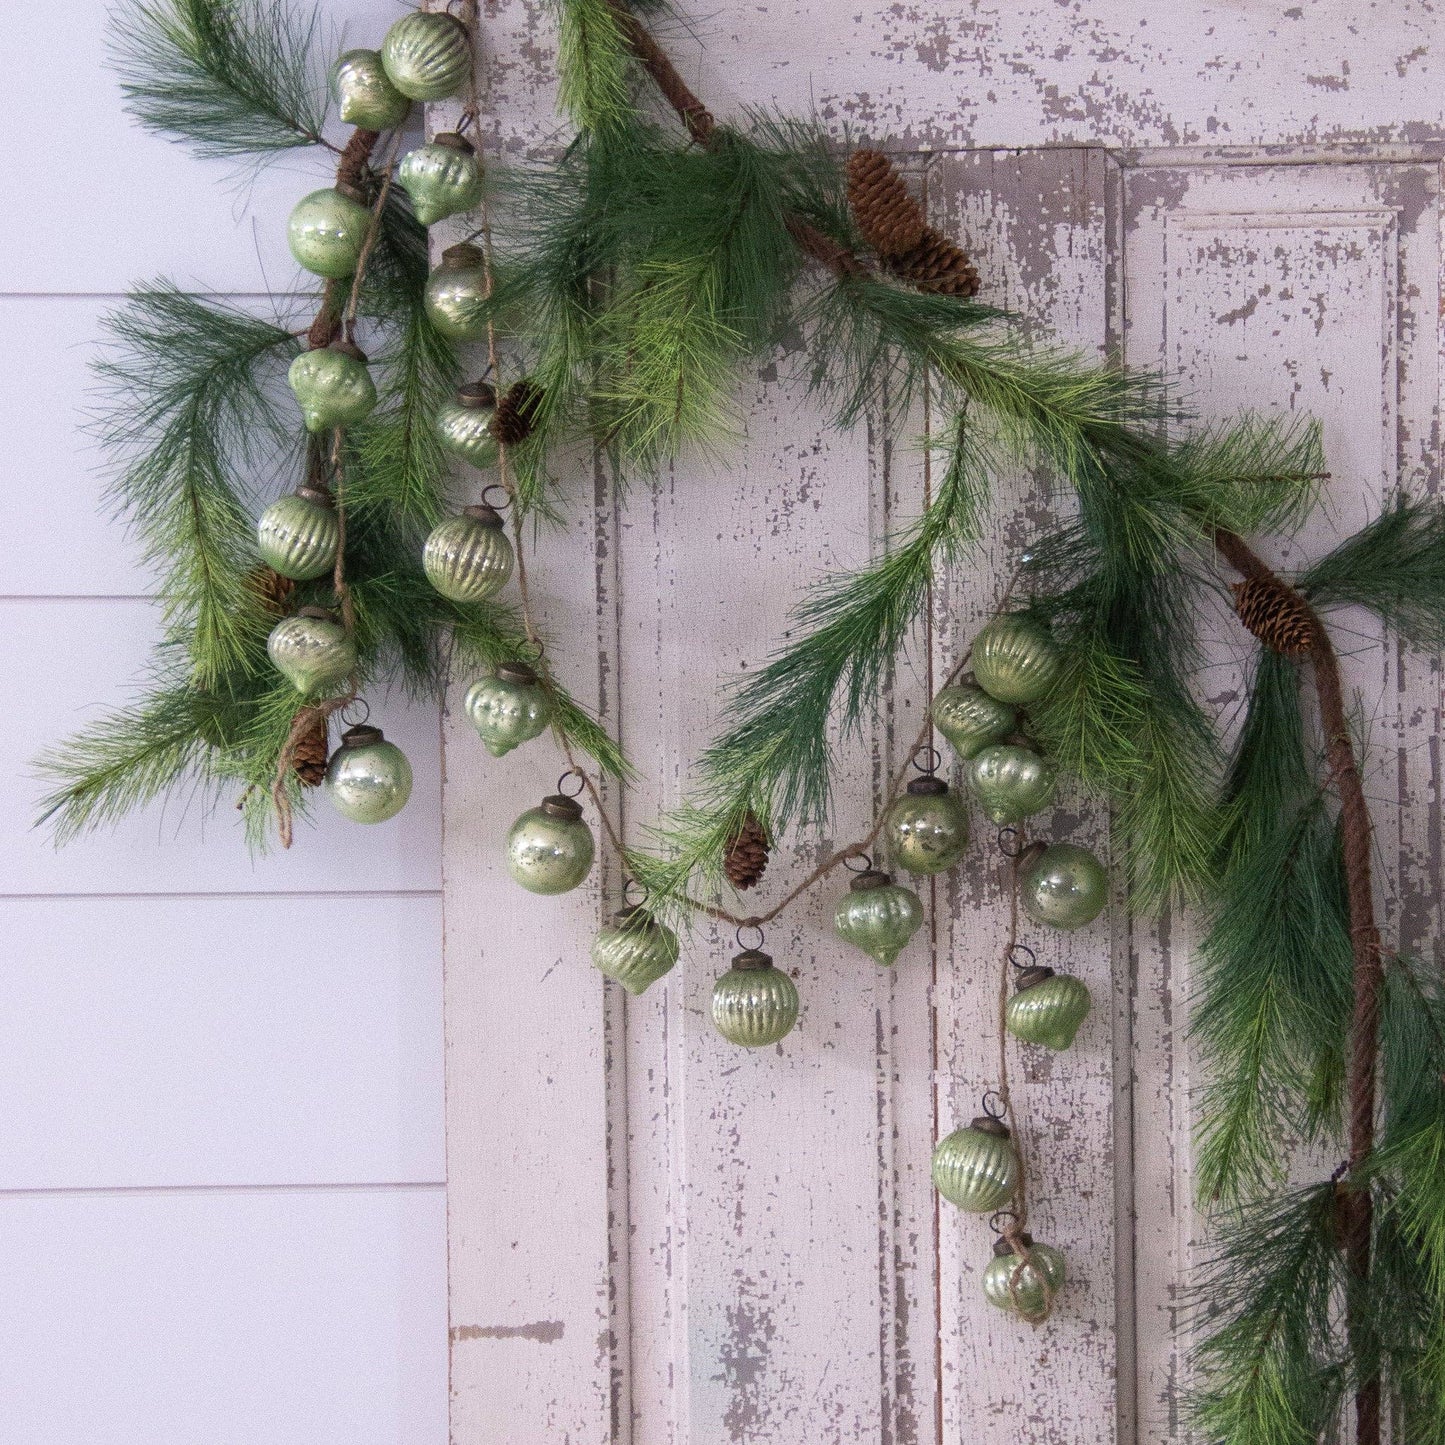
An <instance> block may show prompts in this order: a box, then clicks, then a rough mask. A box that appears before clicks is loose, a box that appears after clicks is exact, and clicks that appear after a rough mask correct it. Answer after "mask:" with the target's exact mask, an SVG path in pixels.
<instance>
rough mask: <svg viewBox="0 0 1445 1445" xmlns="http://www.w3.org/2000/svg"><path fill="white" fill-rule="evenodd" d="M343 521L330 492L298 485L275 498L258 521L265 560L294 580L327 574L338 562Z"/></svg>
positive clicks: (261, 552)
mask: <svg viewBox="0 0 1445 1445" xmlns="http://www.w3.org/2000/svg"><path fill="white" fill-rule="evenodd" d="M340 542H341V524H340V522H339V521H338V520H337V517H336V509H335V508H334V507H333V506H332V505H331V498H330V496H328V495H327V493H325V492H323V491H321V490H319V489H318V488H316V487H298V488H297V489H296V491H294V492H293V493H292V494H291V495H290V496H289V497H280V498H278V499H277V500H276V501H274V502H272V503H271V505H270V506H269V507H267V508H266V510H265V511H264V512H262V513H261V518H260V520H259V521H258V522H257V523H256V548H257V550H258V551H259V552H260V554H261V560H262V561H263V562H265V563H266V565H267V566H268V567H270V568H272V569H273V570H274V571H276V572H279V573H280V574H281V575H282V576H283V577H290V578H291V579H292V581H294V582H310V581H312V580H313V579H314V578H317V577H323V576H325V575H326V573H328V572H330V571H331V569H332V568H333V567H334V566H335V565H336V549H337V547H338V546H339V545H340Z"/></svg>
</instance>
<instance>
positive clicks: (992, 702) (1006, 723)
mask: <svg viewBox="0 0 1445 1445" xmlns="http://www.w3.org/2000/svg"><path fill="white" fill-rule="evenodd" d="M928 712H929V715H930V716H931V717H932V718H933V722H934V726H935V727H937V729H938V730H939V732H941V733H942V734H943V735H944V737H946V738H947V739H948V745H949V747H951V748H952V749H953V750H954V752H956V753H957V754H958V756H959V757H960V758H962V759H963V761H964V762H967V761H968V760H969V759H970V758H972V757H973V756H974V755H975V754H976V753H977V752H978V751H979V749H980V748H986V747H987V746H988V745H989V744H990V743H996V742H1000V741H1001V740H1002V739H1004V738H1006V737H1007V736H1008V735H1009V734H1010V733H1011V732H1012V731H1013V730H1014V725H1015V723H1016V722H1017V721H1018V714H1017V713H1016V712H1014V710H1013V708H1011V707H1010V706H1009V705H1008V704H1007V703H1006V702H1000V701H999V700H998V699H997V698H996V697H990V696H989V695H988V693H986V692H985V691H984V690H983V689H982V688H981V687H974V686H972V684H970V683H966V682H964V683H958V684H957V685H955V686H953V687H945V688H943V689H942V690H941V691H940V692H939V694H938V696H937V697H935V698H934V699H933V704H932V706H931V707H930V708H929V709H928Z"/></svg>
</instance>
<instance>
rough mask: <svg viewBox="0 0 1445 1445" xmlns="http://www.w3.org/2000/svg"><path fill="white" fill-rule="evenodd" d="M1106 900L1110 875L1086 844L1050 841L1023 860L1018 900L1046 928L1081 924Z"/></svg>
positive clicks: (1097, 913)
mask: <svg viewBox="0 0 1445 1445" xmlns="http://www.w3.org/2000/svg"><path fill="white" fill-rule="evenodd" d="M1108 901H1109V875H1108V874H1107V873H1106V872H1105V871H1104V865H1103V864H1102V863H1100V862H1099V860H1098V859H1097V858H1096V857H1094V855H1093V854H1092V853H1091V852H1090V851H1089V850H1088V849H1087V848H1080V847H1079V846H1078V845H1077V844H1076V843H1050V844H1049V846H1048V847H1047V848H1045V849H1043V851H1042V852H1040V853H1038V854H1037V856H1035V857H1033V858H1031V859H1030V860H1029V861H1028V862H1026V863H1025V864H1024V867H1023V869H1022V872H1021V873H1020V876H1019V902H1021V903H1022V904H1023V906H1024V912H1025V913H1027V914H1028V916H1029V917H1030V918H1032V919H1033V920H1034V922H1035V923H1041V924H1043V925H1044V926H1045V927H1046V928H1065V929H1068V928H1082V927H1083V926H1084V925H1085V924H1086V923H1092V922H1093V921H1094V920H1095V919H1096V918H1097V917H1098V916H1099V915H1100V914H1101V913H1102V912H1103V911H1104V905H1105V904H1106V903H1108Z"/></svg>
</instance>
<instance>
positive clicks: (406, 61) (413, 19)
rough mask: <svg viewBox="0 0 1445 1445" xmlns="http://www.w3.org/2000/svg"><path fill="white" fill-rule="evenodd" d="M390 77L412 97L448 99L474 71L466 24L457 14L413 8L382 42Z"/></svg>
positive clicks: (464, 83)
mask: <svg viewBox="0 0 1445 1445" xmlns="http://www.w3.org/2000/svg"><path fill="white" fill-rule="evenodd" d="M381 63H382V65H384V66H385V67H386V74H387V78H388V79H389V80H390V81H391V83H392V84H393V85H394V86H395V87H396V88H397V89H398V90H399V91H400V92H401V93H402V94H403V95H407V96H410V97H411V98H412V99H413V100H446V99H447V98H448V97H450V96H453V95H456V94H457V93H458V92H459V91H460V90H461V89H462V87H463V86H464V85H466V83H467V80H468V78H469V77H470V76H471V73H472V47H471V42H470V41H469V40H468V38H467V27H466V26H465V25H463V24H462V22H461V21H460V20H458V19H457V17H456V16H455V15H443V14H441V13H440V12H432V13H428V12H426V11H423V10H413V11H412V12H411V13H410V14H409V15H403V16H402V17H401V19H400V20H398V21H397V22H396V23H395V24H394V25H393V26H392V27H391V29H390V30H388V31H387V32H386V39H385V40H383V41H382V42H381Z"/></svg>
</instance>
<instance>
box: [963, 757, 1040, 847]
mask: <svg viewBox="0 0 1445 1445" xmlns="http://www.w3.org/2000/svg"><path fill="white" fill-rule="evenodd" d="M966 775H967V777H968V785H969V788H970V789H971V790H972V791H973V795H974V797H975V798H977V799H978V801H979V806H980V807H982V809H983V811H984V812H985V813H986V814H987V815H988V817H989V820H990V821H991V822H994V823H997V824H999V825H1000V826H1001V827H1007V826H1009V825H1010V824H1013V823H1021V822H1023V820H1024V819H1025V818H1028V817H1032V815H1033V814H1035V813H1037V812H1039V811H1040V809H1043V808H1047V807H1048V806H1049V804H1050V803H1052V802H1053V801H1054V789H1055V788H1056V787H1057V785H1058V772H1057V770H1056V769H1055V767H1054V765H1053V764H1052V763H1051V762H1049V761H1048V759H1047V758H1041V757H1040V756H1039V755H1038V754H1037V753H1036V752H1035V751H1034V750H1033V749H1032V748H1026V747H1021V746H1019V745H1018V744H1016V743H990V744H989V745H988V746H987V747H986V748H983V749H982V750H980V751H979V753H978V754H977V755H976V756H975V757H974V759H973V761H972V762H971V763H970V764H969V765H968V768H967V769H966Z"/></svg>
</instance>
